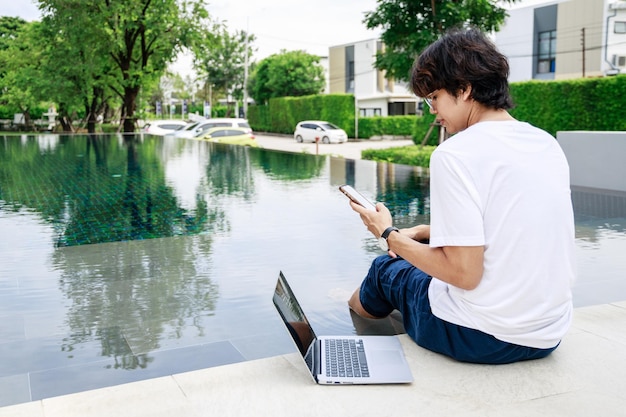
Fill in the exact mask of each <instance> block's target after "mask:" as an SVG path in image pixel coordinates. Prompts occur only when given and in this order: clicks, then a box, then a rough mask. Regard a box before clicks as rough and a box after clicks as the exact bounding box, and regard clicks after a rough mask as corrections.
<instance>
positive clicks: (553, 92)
mask: <svg viewBox="0 0 626 417" xmlns="http://www.w3.org/2000/svg"><path fill="white" fill-rule="evenodd" d="M511 96H512V97H513V101H514V102H515V108H514V109H512V110H511V114H512V115H513V117H515V118H516V119H518V120H524V121H527V122H529V123H531V124H533V125H535V126H537V127H540V128H542V129H544V130H546V131H548V132H550V133H551V134H552V135H554V136H556V133H557V132H558V131H568V130H592V131H618V130H626V118H625V117H624V102H625V99H624V97H626V75H618V76H615V77H603V78H585V79H576V80H559V81H525V82H519V83H511Z"/></svg>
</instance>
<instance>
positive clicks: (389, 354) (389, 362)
mask: <svg viewBox="0 0 626 417" xmlns="http://www.w3.org/2000/svg"><path fill="white" fill-rule="evenodd" d="M367 357H368V361H370V363H381V364H385V365H386V366H396V365H402V364H403V363H404V358H403V353H402V352H400V351H398V350H387V349H374V350H372V351H370V352H368V353H367Z"/></svg>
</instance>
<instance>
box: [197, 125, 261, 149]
mask: <svg viewBox="0 0 626 417" xmlns="http://www.w3.org/2000/svg"><path fill="white" fill-rule="evenodd" d="M198 139H204V140H208V141H211V142H219V143H227V144H229V145H243V146H252V147H255V148H256V147H258V146H259V144H258V143H257V141H256V139H255V138H254V135H253V134H252V132H249V131H248V129H247V128H245V127H213V128H211V129H208V130H206V131H205V132H204V133H203V134H202V135H200V136H198Z"/></svg>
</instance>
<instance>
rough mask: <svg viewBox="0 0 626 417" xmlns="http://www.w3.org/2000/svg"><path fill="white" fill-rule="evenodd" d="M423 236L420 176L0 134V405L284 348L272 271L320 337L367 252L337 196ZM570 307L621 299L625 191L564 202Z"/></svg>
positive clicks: (412, 170)
mask: <svg viewBox="0 0 626 417" xmlns="http://www.w3.org/2000/svg"><path fill="white" fill-rule="evenodd" d="M343 183H350V184H352V185H354V186H355V188H357V189H359V190H361V191H362V192H363V193H364V194H365V195H366V196H368V197H370V198H371V199H373V200H378V201H384V202H385V203H387V204H388V206H389V207H390V208H391V210H392V212H393V214H394V220H395V222H396V224H397V225H398V226H400V227H401V226H403V225H411V224H414V223H418V222H428V213H429V197H428V196H429V190H428V173H427V171H425V170H422V169H419V168H416V167H409V166H404V165H393V164H386V163H374V162H371V161H361V160H347V159H343V158H334V157H328V156H316V155H307V154H294V153H285V152H278V151H270V150H264V149H250V148H243V147H236V146H228V145H220V144H212V143H207V142H202V141H195V140H178V139H177V140H174V139H171V140H167V139H163V138H160V137H151V136H136V137H132V138H131V137H129V138H128V139H124V138H123V137H122V136H116V135H113V136H106V135H100V136H92V137H89V136H85V135H71V136H58V135H40V136H5V137H2V136H0V232H1V233H2V236H3V239H1V243H0V320H1V322H2V323H3V324H2V326H0V358H1V359H0V364H1V365H0V406H4V405H9V404H15V403H19V402H25V401H30V400H36V399H41V398H47V397H51V396H55V395H61V394H66V393H71V392H77V391H82V390H86V389H92V388H99V387H102V386H108V385H115V384H120V383H124V382H131V381H137V380H142V379H147V378H154V377H158V376H163V375H169V374H172V373H177V372H184V371H188V370H194V369H199V368H204V367H209V366H217V365H222V364H227V363H233V362H239V361H244V360H252V359H257V358H262V357H267V356H273V355H278V354H282V353H286V352H291V351H293V347H292V345H291V342H290V340H289V339H288V337H287V335H285V332H284V329H283V328H282V327H281V323H280V321H279V319H278V316H277V315H276V312H275V311H274V308H273V306H272V303H271V296H272V291H273V287H274V284H275V281H276V278H277V275H278V272H279V271H281V270H282V271H283V272H284V274H285V275H286V277H287V278H288V279H289V281H290V283H291V285H292V287H293V290H294V291H295V292H296V294H297V295H298V297H299V298H300V300H301V302H302V304H303V307H304V310H305V311H306V313H307V314H308V316H309V319H310V321H311V322H312V324H313V326H314V328H315V329H316V330H317V331H319V332H320V333H326V334H332V333H346V332H354V331H355V330H354V325H353V323H352V320H351V317H350V314H349V312H348V309H347V306H346V300H347V297H348V296H349V294H350V293H351V292H352V290H353V289H354V288H355V287H356V286H357V285H358V284H359V283H360V281H361V278H362V277H363V275H364V274H365V272H366V271H367V268H368V267H369V263H370V261H371V259H372V258H373V257H374V256H376V255H378V254H379V253H380V251H379V249H378V245H377V244H376V240H375V239H374V238H373V237H372V236H371V235H370V234H369V233H368V232H367V230H366V229H365V227H364V226H363V225H362V223H361V221H360V219H359V218H358V217H357V216H356V215H355V214H354V213H353V212H352V210H351V209H350V208H349V206H348V204H347V201H346V199H345V197H343V196H342V195H341V194H340V193H339V191H337V187H338V186H339V185H340V184H343ZM573 200H574V203H575V210H576V222H577V225H576V227H577V229H576V230H577V251H578V253H577V254H578V257H579V279H578V281H577V283H576V284H575V287H574V299H575V304H576V306H583V305H589V304H598V303H606V302H611V301H620V300H625V299H626V283H625V282H624V279H623V277H624V276H625V273H626V261H625V260H624V259H623V255H622V254H623V253H625V252H626V220H625V218H626V193H622V192H608V191H601V190H590V189H574V190H573Z"/></svg>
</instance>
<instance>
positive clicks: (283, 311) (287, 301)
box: [273, 272, 316, 356]
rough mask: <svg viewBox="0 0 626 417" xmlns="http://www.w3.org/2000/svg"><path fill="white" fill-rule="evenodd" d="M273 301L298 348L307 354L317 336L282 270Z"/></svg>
mask: <svg viewBox="0 0 626 417" xmlns="http://www.w3.org/2000/svg"><path fill="white" fill-rule="evenodd" d="M273 301H274V305H275V306H276V309H277V310H278V312H279V313H280V316H281V317H282V319H283V321H284V322H285V325H286V326H287V329H289V333H291V337H293V340H294V342H295V343H296V345H297V346H298V350H299V351H300V353H301V354H302V356H305V355H306V353H307V350H308V348H309V346H310V345H311V342H313V341H314V340H315V339H316V336H315V333H314V332H313V329H312V328H311V325H310V324H309V321H308V320H307V319H306V316H305V315H304V312H303V311H302V308H301V307H300V304H299V303H298V300H296V297H295V296H294V294H293V292H292V291H291V288H290V287H289V284H288V283H287V281H286V280H285V276H284V275H283V273H282V272H281V273H280V275H279V276H278V281H277V282H276V290H275V291H274V297H273Z"/></svg>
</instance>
